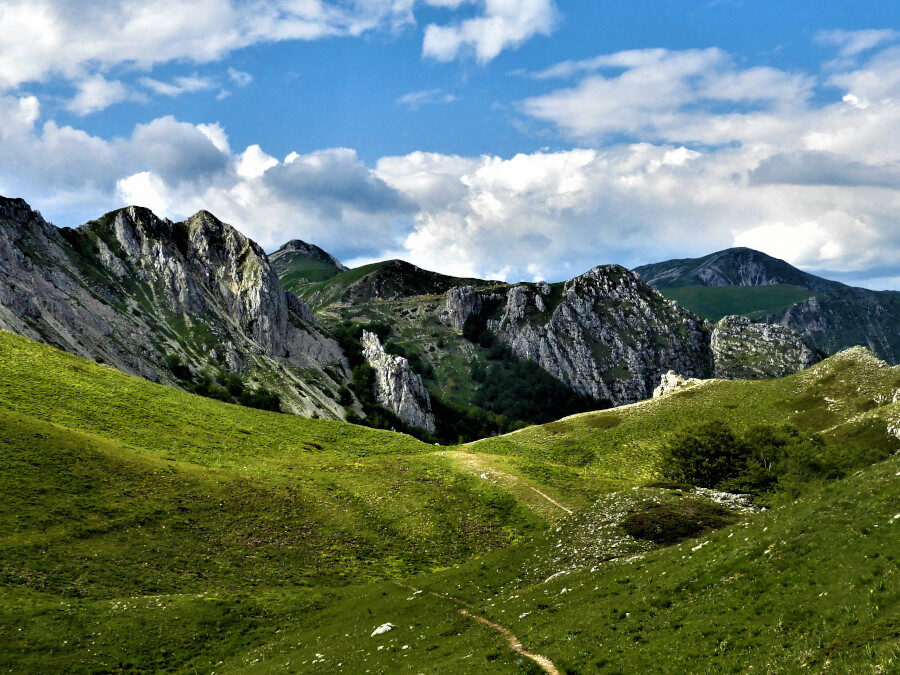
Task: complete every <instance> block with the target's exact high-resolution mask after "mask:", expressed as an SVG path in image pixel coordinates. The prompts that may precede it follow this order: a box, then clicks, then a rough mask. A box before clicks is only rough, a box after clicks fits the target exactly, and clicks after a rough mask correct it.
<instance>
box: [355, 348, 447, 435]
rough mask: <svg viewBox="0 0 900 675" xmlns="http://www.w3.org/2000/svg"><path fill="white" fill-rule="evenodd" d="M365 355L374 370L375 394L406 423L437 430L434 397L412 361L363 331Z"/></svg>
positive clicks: (381, 402) (432, 430)
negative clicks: (432, 408)
mask: <svg viewBox="0 0 900 675" xmlns="http://www.w3.org/2000/svg"><path fill="white" fill-rule="evenodd" d="M362 346H363V356H365V358H366V361H368V362H369V365H370V366H372V368H373V369H374V370H375V397H376V399H377V400H378V402H379V403H380V404H381V405H383V406H384V407H385V408H387V409H388V410H391V411H393V412H394V413H395V414H396V415H397V417H399V418H400V419H401V420H403V421H404V422H406V423H407V424H409V425H411V426H414V427H420V428H422V429H425V430H427V431H430V432H434V429H435V427H434V413H432V411H431V398H430V397H429V396H428V392H427V391H426V390H425V385H423V384H422V378H421V376H419V375H417V374H416V373H414V372H413V371H412V369H411V368H410V367H409V361H407V360H406V359H405V358H404V357H402V356H395V355H393V354H388V353H387V352H385V351H384V347H383V346H382V345H381V340H379V339H378V336H377V335H375V334H374V333H370V332H369V331H363V334H362Z"/></svg>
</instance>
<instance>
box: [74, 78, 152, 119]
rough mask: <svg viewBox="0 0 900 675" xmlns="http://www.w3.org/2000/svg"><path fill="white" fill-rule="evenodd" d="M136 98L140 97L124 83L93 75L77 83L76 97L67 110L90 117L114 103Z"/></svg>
mask: <svg viewBox="0 0 900 675" xmlns="http://www.w3.org/2000/svg"><path fill="white" fill-rule="evenodd" d="M135 98H139V95H137V94H135V93H132V92H130V91H129V90H128V87H126V86H125V85H124V84H123V83H122V82H119V81H118V80H107V79H106V78H105V77H103V76H102V75H92V76H90V77H86V78H84V79H83V80H81V81H79V82H78V83H77V85H76V94H75V97H74V98H73V99H72V100H71V101H69V102H68V103H67V104H66V108H67V109H68V110H70V111H72V112H74V113H75V114H77V115H89V114H91V113H93V112H97V111H98V110H103V109H104V108H108V107H109V106H111V105H112V104H114V103H119V102H120V101H125V100H127V99H135Z"/></svg>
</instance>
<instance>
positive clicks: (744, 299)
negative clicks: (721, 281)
mask: <svg viewBox="0 0 900 675" xmlns="http://www.w3.org/2000/svg"><path fill="white" fill-rule="evenodd" d="M659 292H660V293H662V294H663V295H665V296H666V297H667V298H669V299H670V300H674V301H675V302H677V303H678V304H679V305H681V306H682V307H684V308H685V309H689V310H690V311H692V312H693V313H694V314H699V315H700V316H703V317H706V318H707V319H709V320H710V321H718V320H719V319H721V318H722V317H723V316H728V315H730V314H741V315H748V314H753V313H755V312H775V311H777V310H783V309H786V308H787V307H790V306H791V305H793V304H794V303H797V302H802V301H803V300H806V299H807V298H811V297H812V296H813V295H815V293H813V292H812V291H809V290H807V289H805V288H803V287H802V286H791V285H789V284H772V285H769V286H676V287H673V288H661V289H659Z"/></svg>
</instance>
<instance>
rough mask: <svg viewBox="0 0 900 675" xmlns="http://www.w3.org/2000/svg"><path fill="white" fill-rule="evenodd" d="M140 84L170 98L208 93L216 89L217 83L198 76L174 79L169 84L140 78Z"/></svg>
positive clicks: (150, 78) (209, 78)
mask: <svg viewBox="0 0 900 675" xmlns="http://www.w3.org/2000/svg"><path fill="white" fill-rule="evenodd" d="M140 83H141V84H142V85H143V86H144V87H146V88H147V89H149V90H151V91H152V92H154V93H156V94H159V95H161V96H169V97H172V98H174V97H176V96H181V95H182V94H192V93H195V92H198V91H209V90H210V89H215V88H216V87H217V83H216V81H215V80H214V79H213V78H211V77H201V76H199V75H188V76H180V77H175V78H172V80H171V81H170V82H163V81H161V80H155V79H153V78H152V77H142V78H141V79H140Z"/></svg>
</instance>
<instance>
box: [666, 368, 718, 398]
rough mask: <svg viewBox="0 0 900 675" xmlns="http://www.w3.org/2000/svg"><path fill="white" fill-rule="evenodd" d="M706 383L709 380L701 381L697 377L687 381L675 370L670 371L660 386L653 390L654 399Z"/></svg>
mask: <svg viewBox="0 0 900 675" xmlns="http://www.w3.org/2000/svg"><path fill="white" fill-rule="evenodd" d="M706 381H707V380H701V379H698V378H696V377H692V378H690V379H687V380H686V379H684V378H683V377H682V376H681V375H679V374H678V373H676V372H675V371H674V370H670V371H669V372H668V373H663V375H662V377H661V378H660V380H659V386H658V387H657V388H656V389H654V390H653V398H660V397H662V396H668V395H669V394H674V393H675V392H676V391H680V390H682V389H687V388H689V387H693V386H694V385H697V384H701V383H703V382H706Z"/></svg>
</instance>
